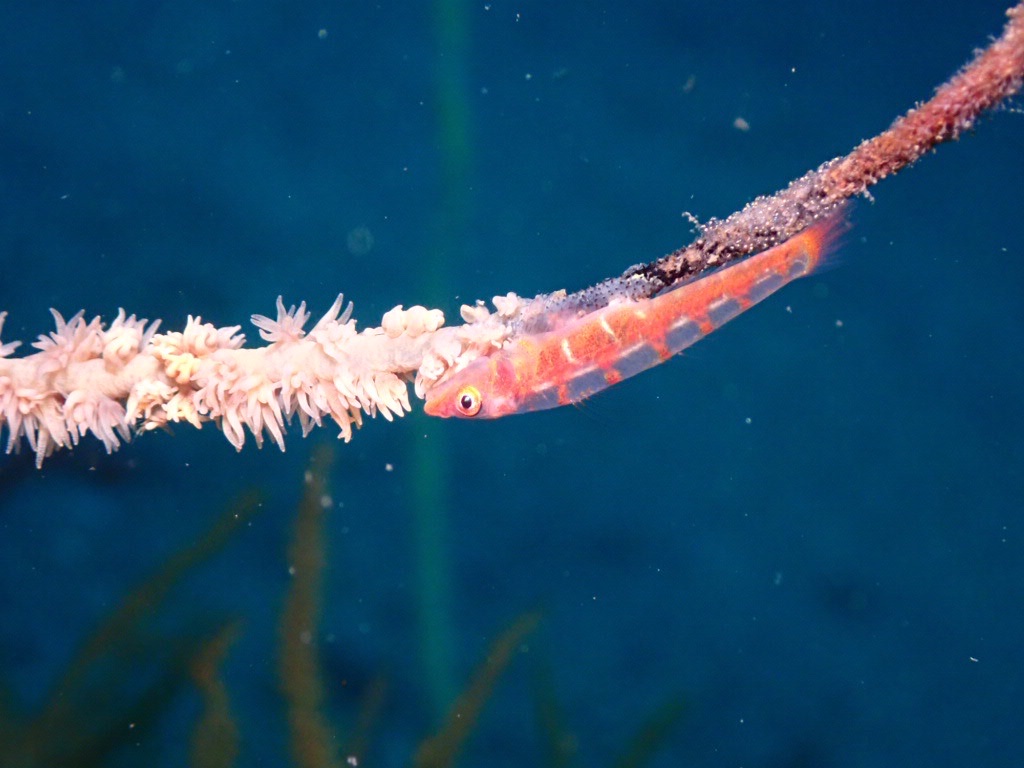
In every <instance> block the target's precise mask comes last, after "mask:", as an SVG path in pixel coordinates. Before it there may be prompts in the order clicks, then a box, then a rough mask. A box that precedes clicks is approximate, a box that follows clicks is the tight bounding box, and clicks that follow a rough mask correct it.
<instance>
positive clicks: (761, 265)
mask: <svg viewBox="0 0 1024 768" xmlns="http://www.w3.org/2000/svg"><path fill="white" fill-rule="evenodd" d="M843 221H844V220H843V218H842V216H838V215H837V216H834V217H833V218H831V219H829V220H827V221H823V222H820V223H818V224H815V225H814V226H812V227H809V228H808V229H805V230H804V231H803V232H801V233H800V234H798V235H796V236H795V237H792V238H790V239H789V240H787V241H786V242H784V243H782V244H780V245H777V246H775V247H774V248H771V249H769V250H767V251H764V252H762V253H759V254H757V255H756V256H751V257H750V258H748V259H746V260H744V261H741V262H739V263H738V264H735V265H733V266H730V267H726V268H724V269H720V270H718V271H717V272H713V273H711V274H710V275H708V276H707V277H704V278H701V279H699V280H695V281H693V282H689V283H686V284H685V285H682V286H680V287H679V288H675V289H673V290H670V291H667V292H666V293H663V294H661V295H659V296H656V297H654V298H652V299H641V300H639V301H619V302H613V303H611V304H609V305H608V306H605V307H602V308H601V309H598V310H595V311H593V312H590V313H588V314H585V315H582V316H581V317H578V318H572V319H567V320H561V321H560V322H557V323H554V324H553V325H554V326H555V329H554V330H551V331H546V332H543V333H536V334H525V335H523V336H519V337H517V338H515V339H513V340H511V341H510V342H508V343H506V345H505V346H504V347H502V348H501V349H498V350H495V352H494V353H493V354H490V355H486V356H483V357H480V358H477V359H476V360H474V361H473V362H472V363H470V364H469V365H467V366H466V367H465V368H463V369H462V370H461V371H457V372H455V373H454V374H452V375H451V376H450V377H449V378H447V379H443V380H442V381H440V382H439V383H438V384H437V385H436V386H434V387H433V388H432V389H430V390H429V391H428V392H427V394H426V405H425V406H424V410H425V411H426V412H427V413H428V414H430V415H431V416H441V417H448V416H461V417H466V418H471V417H476V418H485V419H496V418H498V417H499V416H508V415H510V414H513V413H525V412H526V411H540V410H544V409H546V408H555V407H557V406H560V405H568V404H570V403H578V402H579V401H581V400H583V399H584V398H587V397H590V396H591V395H593V394H594V393H596V392H600V391H601V390H602V389H605V388H607V387H610V386H612V385H613V384H618V383H619V382H620V381H622V380H623V379H628V378H629V377H630V376H635V375H636V374H638V373H640V372H641V371H645V370H647V369H648V368H651V367H653V366H655V365H658V364H659V363H663V362H664V361H665V360H668V359H669V358H670V357H672V356H673V355H676V354H678V353H679V352H681V351H682V350H684V349H686V348H687V347H689V346H690V345H691V344H694V343H695V342H697V341H699V340H700V339H702V338H704V337H705V336H707V335H708V334H709V333H711V332H712V331H713V330H715V329H716V328H719V327H721V326H722V325H724V324H725V323H726V322H728V321H729V320H731V319H732V318H734V317H736V316H737V315H739V314H740V313H741V312H744V311H745V310H747V309H749V308H750V307H752V306H754V305H755V304H757V303H758V302H759V301H761V300H762V299H765V298H767V297H768V296H770V295H772V294H773V293H775V292H776V291H777V290H779V289H780V288H782V286H784V285H786V284H787V283H789V282H791V281H792V280H795V279H797V278H798V277H803V276H804V275H807V274H809V273H810V272H811V271H813V270H814V269H815V268H816V267H817V266H818V265H819V264H820V263H821V260H822V258H823V256H824V255H825V254H826V253H827V251H828V250H829V248H830V247H832V246H833V245H834V243H835V241H836V238H837V234H838V232H839V231H840V230H841V229H842V224H843Z"/></svg>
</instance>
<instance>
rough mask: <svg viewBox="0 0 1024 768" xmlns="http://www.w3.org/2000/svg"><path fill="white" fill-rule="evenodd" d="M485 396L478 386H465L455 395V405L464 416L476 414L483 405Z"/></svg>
mask: <svg viewBox="0 0 1024 768" xmlns="http://www.w3.org/2000/svg"><path fill="white" fill-rule="evenodd" d="M483 404H484V403H483V398H481V397H480V390H479V389H477V388H476V387H463V388H462V389H460V390H459V394H458V395H456V396H455V407H456V408H457V409H458V411H459V413H461V414H462V415H463V416H476V415H477V414H478V413H480V409H481V408H482V407H483Z"/></svg>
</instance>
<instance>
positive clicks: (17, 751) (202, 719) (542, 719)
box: [0, 447, 683, 768]
mask: <svg viewBox="0 0 1024 768" xmlns="http://www.w3.org/2000/svg"><path fill="white" fill-rule="evenodd" d="M332 456H333V454H332V451H331V450H330V449H329V448H327V447H322V448H317V449H315V450H314V452H313V456H312V459H311V462H310V466H309V469H308V470H307V472H306V476H305V483H304V488H303V493H302V497H301V500H300V501H299V504H298V508H297V513H296V516H295V520H294V523H293V529H292V535H291V540H290V542H289V544H288V549H287V562H288V564H289V572H290V574H291V579H290V581H289V584H288V589H287V590H286V594H285V596H284V599H283V604H282V609H281V612H280V615H279V620H278V643H279V645H278V660H277V673H278V688H279V691H280V694H281V699H282V704H283V710H284V721H285V724H286V726H287V733H288V742H287V747H288V755H289V757H288V762H287V763H286V764H288V765H292V766H296V767H297V768H314V767H316V768H333V767H334V766H337V767H338V768H341V767H342V766H364V765H369V764H372V762H373V757H372V756H373V747H374V746H375V736H376V735H377V734H378V732H379V731H380V730H381V726H382V724H381V716H382V713H383V712H384V706H385V701H386V697H387V692H388V684H387V681H386V679H385V678H384V677H383V676H378V677H376V678H373V679H371V680H370V682H369V683H368V684H367V685H366V686H365V687H364V690H363V691H362V692H361V701H360V706H359V710H358V714H357V716H356V717H355V718H354V720H353V723H352V726H351V728H350V729H349V731H350V732H348V733H344V734H343V733H342V732H341V731H340V730H339V729H338V727H337V725H336V724H335V723H334V722H332V720H331V718H330V717H329V716H328V712H327V702H328V699H329V697H330V694H331V693H332V689H333V688H338V689H340V688H342V687H344V683H343V682H342V681H338V682H337V683H336V684H335V683H333V682H332V681H331V680H330V679H329V678H328V677H327V676H326V675H325V672H324V666H323V664H322V661H321V658H320V648H319V643H318V638H319V636H320V622H321V614H322V607H323V600H324V569H325V567H326V564H327V562H328V557H327V551H326V539H327V529H326V528H325V526H326V523H327V519H328V513H329V511H330V510H331V508H332V507H333V506H334V505H333V502H332V500H331V497H330V491H329V488H328V482H327V480H328V476H329V474H330V468H331V462H332ZM261 506H262V505H261V502H260V497H259V496H258V495H257V494H255V493H248V494H245V495H243V496H241V497H240V498H239V499H238V500H236V501H235V502H234V503H232V504H231V505H230V506H229V507H228V508H227V509H226V510H225V511H224V512H223V513H222V515H221V516H220V517H219V518H218V519H217V521H216V522H215V523H214V525H213V526H211V527H210V529H209V530H208V531H206V532H205V533H204V534H203V535H202V536H201V537H200V538H199V539H198V540H197V541H195V542H194V543H191V544H189V545H187V546H185V547H183V548H181V549H180V550H178V551H177V552H176V553H174V554H173V555H171V557H169V558H168V559H167V561H166V562H165V563H164V564H163V565H161V566H160V567H158V568H157V569H156V570H155V571H154V572H153V573H152V575H151V576H150V577H149V578H147V579H145V580H144V581H143V582H142V583H141V584H139V585H138V586H137V587H136V588H135V589H133V590H132V591H130V592H129V593H128V594H127V595H126V596H125V598H124V599H123V600H122V602H121V603H120V604H119V605H118V606H117V607H116V608H115V609H114V610H113V611H112V612H111V614H110V615H109V616H107V617H106V618H105V619H104V620H103V621H101V622H100V623H99V625H98V626H97V627H96V628H95V629H94V630H93V632H92V633H91V634H90V635H88V636H87V637H86V638H85V639H84V640H83V642H82V643H81V645H80V647H79V649H78V651H77V652H76V654H75V655H74V657H73V658H72V660H71V661H70V662H69V664H68V665H67V667H66V668H65V670H64V671H63V673H62V674H61V675H60V676H59V679H58V680H57V681H56V682H55V683H54V684H53V685H52V687H51V689H50V691H49V692H48V694H47V696H46V697H45V699H44V702H43V704H41V705H40V706H39V707H38V708H37V711H34V712H24V711H22V709H21V708H19V707H18V706H17V704H16V702H15V701H14V697H13V696H12V695H11V693H10V692H9V691H8V690H7V688H6V686H5V685H4V684H3V681H0V766H3V768H72V767H74V768H79V767H81V768H92V767H93V766H103V765H110V764H112V763H114V762H117V761H118V756H119V755H123V752H124V750H125V748H126V747H128V746H132V747H138V746H140V745H143V743H144V742H146V737H147V736H150V735H151V734H150V731H151V730H152V727H153V726H156V725H157V724H158V722H159V721H160V720H161V718H163V717H165V716H167V715H168V714H169V709H170V706H171V704H172V702H174V701H175V700H176V699H177V698H178V697H179V696H180V695H181V694H183V693H185V692H186V691H187V690H188V689H190V688H191V689H193V690H194V691H195V692H196V694H198V703H199V706H198V713H197V715H196V717H195V720H194V722H193V723H192V725H191V734H190V739H189V744H188V758H187V764H188V765H190V766H193V768H231V767H232V766H236V765H240V764H242V763H240V755H241V754H242V753H243V746H244V743H245V730H244V728H243V727H241V726H240V720H239V719H238V718H237V717H236V715H235V713H234V711H233V707H232V701H231V691H230V686H229V683H228V682H227V680H226V678H225V675H224V672H223V667H224V663H225V660H226V659H227V657H228V654H229V652H230V650H231V647H232V646H233V644H234V643H235V641H236V640H237V639H238V637H239V636H240V635H241V633H242V630H243V622H242V620H240V619H237V618H235V619H232V618H226V617H221V618H218V619H215V620H209V619H208V620H205V621H197V620H196V619H194V618H191V619H189V618H186V619H185V620H184V623H185V624H186V626H185V627H184V628H181V629H178V630H176V631H175V632H173V633H172V634H169V633H168V632H159V631H157V630H156V629H155V626H154V625H156V624H158V622H161V621H164V620H165V619H166V618H167V617H166V615H165V614H166V613H167V611H168V603H169V601H168V598H169V596H170V595H171V594H172V591H173V589H174V587H176V586H177V585H178V584H179V583H180V582H181V581H182V580H183V579H184V578H185V577H186V576H188V575H190V574H191V573H192V572H193V571H195V570H196V569H198V568H199V567H200V566H201V565H202V564H203V563H204V562H205V561H207V560H209V559H210V558H211V557H212V556H214V555H215V554H217V553H218V552H219V551H220V550H221V549H223V547H224V546H225V545H226V544H227V543H228V542H229V541H230V539H231V537H232V536H233V534H234V533H236V532H237V531H238V530H239V529H240V528H242V527H243V526H245V525H247V524H248V522H249V521H250V520H251V519H252V517H253V516H254V515H255V513H256V512H257V511H258V510H259V509H260V507H261ZM540 618H541V617H540V613H539V612H537V611H533V612H527V613H524V614H522V615H520V616H518V617H517V618H515V619H514V620H513V621H512V622H511V623H510V624H509V625H508V626H507V627H506V628H505V629H504V630H502V631H501V632H499V633H498V634H497V635H496V636H495V638H494V639H493V640H492V641H491V643H490V644H489V646H488V648H487V649H486V652H485V654H484V658H483V660H482V661H481V662H480V663H479V664H478V665H477V667H476V668H475V670H474V671H473V672H472V673H471V675H470V676H469V679H468V681H467V682H466V684H465V686H464V687H463V689H462V691H461V692H460V693H459V694H458V695H457V696H455V697H454V700H453V703H452V704H451V705H450V707H449V708H448V711H447V715H446V717H445V718H444V720H443V722H442V723H441V724H440V725H439V727H438V728H437V729H436V730H435V731H434V732H433V733H432V734H431V735H429V736H428V737H427V738H425V739H423V740H422V741H421V743H420V744H419V746H418V747H417V748H416V749H415V750H414V754H413V755H411V756H410V759H409V762H410V763H411V764H412V765H414V766H415V767H416V768H449V767H451V766H455V765H457V764H458V761H459V757H460V755H461V754H462V753H463V752H464V750H465V747H466V744H467V742H468V740H469V739H470V737H471V736H472V734H473V732H474V731H475V730H476V728H477V726H478V724H479V721H480V718H481V716H482V714H483V711H484V709H485V707H486V705H487V703H488V702H489V701H490V700H491V698H492V696H493V693H494V691H495V688H496V686H497V684H498V682H499V680H500V678H501V676H502V675H503V674H504V672H505V671H506V669H507V668H508V667H509V665H510V664H511V663H512V661H513V660H514V659H515V658H516V656H517V655H519V653H520V652H521V651H522V650H524V648H525V644H526V641H527V639H528V638H529V636H530V635H531V634H532V633H534V632H535V631H536V629H537V627H538V625H539V623H540ZM537 679H538V681H539V682H538V684H537V685H536V686H535V696H534V699H535V703H536V711H537V723H538V728H539V730H540V732H541V736H542V744H543V745H544V748H545V749H544V753H543V760H542V761H541V764H544V765H548V766H552V767H553V768H572V767H574V766H576V765H577V764H578V763H577V757H578V755H577V744H576V739H575V736H574V735H573V734H572V732H571V731H570V730H569V728H568V727H567V725H566V721H565V718H564V716H563V715H562V713H561V708H560V706H559V705H558V701H557V698H556V696H555V693H554V684H553V683H552V675H551V674H550V673H547V674H546V675H545V674H541V675H539V676H538V678H537ZM428 685H429V683H428ZM682 711H683V706H682V702H681V699H678V698H676V699H671V700H670V701H668V702H667V703H666V704H665V705H664V706H662V707H661V708H659V709H658V710H656V711H655V712H654V713H653V714H652V715H651V716H650V717H649V718H648V720H647V721H645V722H644V723H643V724H642V725H641V727H640V728H639V729H638V730H637V732H636V734H635V735H634V737H633V738H632V739H631V740H630V741H629V743H628V744H627V746H626V748H625V749H624V750H623V753H622V755H621V756H620V757H619V759H618V760H616V761H615V762H614V763H612V764H611V766H612V768H641V766H644V765H646V764H647V763H648V761H649V759H650V758H651V757H652V756H653V755H654V754H655V752H656V751H657V750H658V749H660V748H661V747H662V746H663V744H664V742H665V740H666V738H667V736H668V734H669V732H670V730H671V729H672V727H673V726H674V725H675V724H676V722H677V721H678V719H679V717H680V715H681V713H682ZM377 738H378V739H379V737H377ZM154 741H155V740H154V739H150V740H149V743H147V744H146V746H148V747H149V748H157V745H155V744H154V743H153V742H154Z"/></svg>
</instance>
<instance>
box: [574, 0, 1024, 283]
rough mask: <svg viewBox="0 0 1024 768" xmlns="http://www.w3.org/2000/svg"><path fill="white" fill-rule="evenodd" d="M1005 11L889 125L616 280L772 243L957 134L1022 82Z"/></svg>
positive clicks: (1022, 29) (1022, 45) (1022, 44)
mask: <svg viewBox="0 0 1024 768" xmlns="http://www.w3.org/2000/svg"><path fill="white" fill-rule="evenodd" d="M1006 15H1007V16H1009V21H1008V22H1007V23H1006V27H1005V28H1004V30H1003V34H1002V35H1001V36H1000V37H999V38H998V39H997V40H995V41H994V42H993V43H992V44H991V45H990V46H988V48H985V49H984V50H981V51H979V52H978V53H977V54H976V55H975V57H974V59H973V61H971V62H970V63H969V64H968V65H967V66H965V67H964V68H963V69H962V70H961V71H960V72H959V73H958V74H957V75H955V76H954V77H953V78H952V79H950V80H949V81H948V82H947V83H945V84H944V85H943V86H942V87H940V88H939V89H938V90H937V91H936V93H935V95H934V96H933V97H932V98H931V99H929V100H928V101H926V102H925V103H924V104H921V105H920V106H917V107H915V108H914V109H911V110H910V111H909V112H907V114H905V115H903V116H902V117H901V118H899V119H898V120H896V122H894V123H893V124H892V125H891V126H890V127H889V129H888V130H886V131H883V132H882V133H881V134H879V135H878V136H875V137H874V138H872V139H867V140H866V141H863V142H861V143H860V144H859V145H858V146H857V147H856V148H855V149H854V150H853V151H852V152H850V154H848V155H846V156H845V157H841V158H837V159H835V160H830V161H828V162H827V163H825V164H824V165H821V166H819V167H818V168H817V169H815V170H813V171H811V172H809V173H807V174H805V175H804V176H801V177H800V178H799V179H796V180H795V181H793V182H791V183H790V184H789V186H787V187H786V188H785V189H783V190H781V191H780V192H776V193H775V194H774V195H767V196H763V197H759V198H757V199H756V200H754V201H752V202H751V203H749V204H748V205H747V206H745V207H744V208H743V210H741V211H737V212H736V213H734V214H732V215H731V216H729V217H727V218H725V219H721V220H717V219H712V220H711V221H709V222H708V223H707V224H704V225H703V226H701V228H700V236H699V237H698V238H697V239H696V240H694V241H693V242H692V243H691V244H690V245H688V246H686V247H684V248H680V249H679V250H676V251H673V252H672V253H670V254H668V255H667V256H664V257H663V258H661V259H659V260H658V261H655V262H652V263H650V264H643V265H639V266H636V267H632V268H631V269H630V270H628V271H627V272H626V273H625V274H624V275H623V276H622V278H616V279H615V281H616V282H617V283H618V282H620V281H621V282H623V283H626V284H628V285H629V286H630V288H629V294H630V295H631V296H633V297H634V298H640V297H647V296H652V295H654V294H656V293H658V292H659V291H661V290H664V289H665V288H667V287H670V286H672V285H674V284H676V283H678V282H680V281H682V280H686V279H687V278H690V277H692V276H694V275H696V274H699V273H700V272H703V271H705V270H707V269H712V268H715V267H718V266H721V265H722V264H726V263H728V262H730V261H734V260H736V259H740V258H743V257H744V256H748V255H750V254H752V253H757V252H758V251H763V250H765V249H767V248H771V247H773V246H775V245H777V244H779V243H781V242H783V241H784V240H788V239H789V238H791V237H793V236H794V235H796V234H797V233H798V232H800V231H801V230H803V229H806V228H807V227H809V226H810V225H811V224H813V223H814V222H816V221H818V220H820V219H822V218H825V217H827V216H829V215H831V214H833V213H834V212H835V210H836V208H837V207H838V206H839V205H841V204H842V203H843V201H845V200H848V199H849V198H851V197H854V196H856V195H861V194H864V193H866V192H867V190H868V189H869V188H870V187H872V186H873V185H874V184H876V183H878V182H879V181H881V180H882V179H884V178H885V177H886V176H891V175H892V174H894V173H897V172H899V171H900V170H902V169H903V168H906V167H907V166H909V165H912V164H913V163H915V162H916V161H917V160H919V159H920V158H921V157H922V156H923V155H924V154H926V153H927V152H930V151H931V150H933V149H935V147H937V146H938V145H939V144H942V143H943V142H946V141H951V140H953V139H956V138H958V137H959V136H961V135H962V134H963V133H964V132H965V131H967V130H968V129H970V128H971V126H973V125H974V123H975V122H976V121H977V119H978V117H979V116H980V115H981V114H982V113H983V112H985V111H987V110H989V109H991V108H992V107H995V106H997V105H998V104H1000V103H1001V102H1002V101H1003V100H1005V99H1007V98H1009V97H1010V96H1012V95H1014V94H1015V93H1017V92H1018V91H1019V90H1020V88H1021V84H1022V82H1024V2H1022V3H1019V4H1018V5H1016V6H1014V7H1013V8H1010V9H1009V10H1008V11H1007V12H1006ZM588 290H593V289H588Z"/></svg>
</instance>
